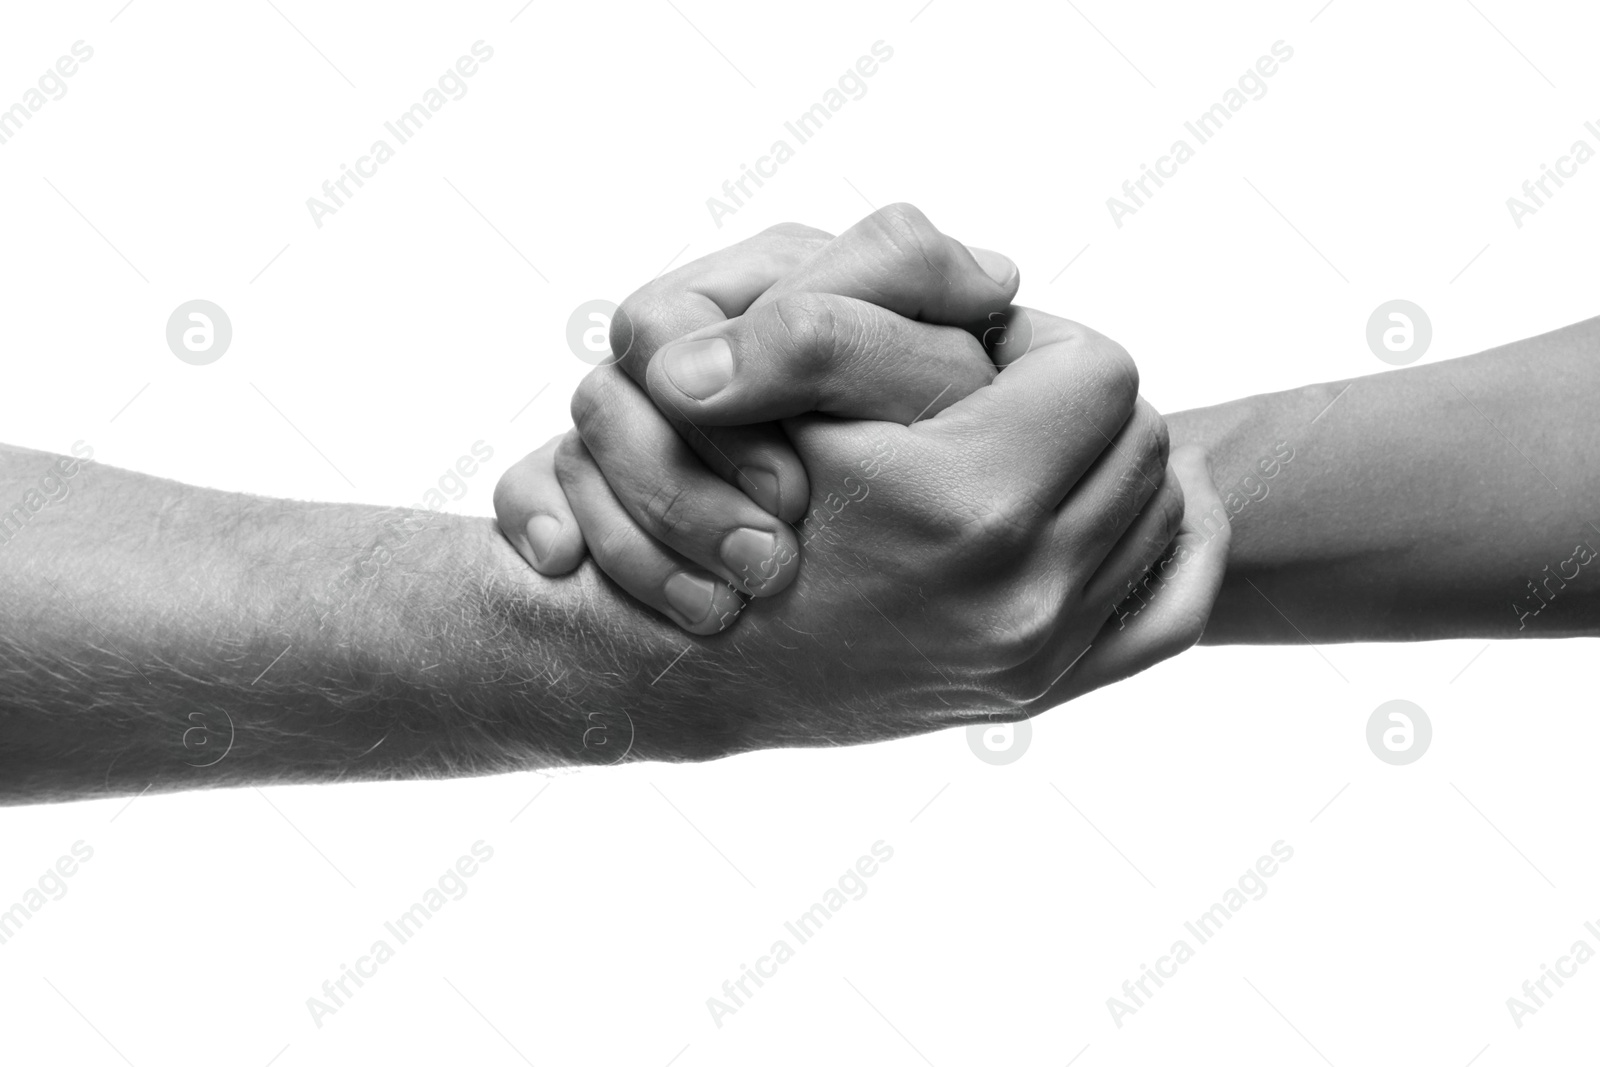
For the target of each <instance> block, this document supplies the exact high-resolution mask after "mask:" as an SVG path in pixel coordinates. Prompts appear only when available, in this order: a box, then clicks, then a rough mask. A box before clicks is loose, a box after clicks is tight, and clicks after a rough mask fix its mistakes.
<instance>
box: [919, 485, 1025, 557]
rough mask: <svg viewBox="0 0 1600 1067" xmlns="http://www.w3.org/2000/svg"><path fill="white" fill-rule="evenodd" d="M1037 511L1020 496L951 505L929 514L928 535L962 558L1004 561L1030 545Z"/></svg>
mask: <svg viewBox="0 0 1600 1067" xmlns="http://www.w3.org/2000/svg"><path fill="white" fill-rule="evenodd" d="M1040 511H1041V508H1040V506H1039V504H1038V503H1037V501H1035V500H1033V499H1032V498H1031V497H1027V496H1022V495H1017V496H1011V497H999V498H991V499H988V500H984V501H979V502H974V503H969V504H955V505H952V506H949V507H944V508H940V509H938V510H936V511H934V512H933V513H932V515H931V525H932V531H931V532H932V533H933V535H934V537H935V538H936V539H938V540H940V541H942V542H945V543H946V544H949V545H951V546H952V547H954V548H955V549H956V551H957V552H959V553H960V554H962V555H967V556H975V557H978V558H979V559H984V558H988V559H993V560H1004V559H1006V557H1007V556H1008V554H1009V553H1012V552H1016V551H1020V550H1021V549H1023V548H1025V547H1026V546H1027V545H1028V544H1029V543H1030V542H1031V541H1032V539H1033V533H1034V527H1035V525H1036V522H1037V520H1038V517H1039V514H1040Z"/></svg>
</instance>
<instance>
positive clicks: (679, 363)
mask: <svg viewBox="0 0 1600 1067" xmlns="http://www.w3.org/2000/svg"><path fill="white" fill-rule="evenodd" d="M661 358H662V359H663V360H665V361H666V362H665V366H666V370H667V377H668V378H670V379H671V380H672V384H673V385H676V386H677V387H678V388H679V389H681V390H683V391H684V392H685V393H688V394H689V395H690V396H692V397H694V398H695V399H696V400H705V399H706V398H707V397H710V396H712V395H714V394H715V393H717V392H718V391H720V390H721V389H722V388H723V387H724V386H726V385H727V384H728V383H729V382H731V381H733V349H731V348H729V347H728V342H726V341H724V340H723V339H722V338H720V337H707V338H706V339H705V340H703V341H684V342H681V343H679V344H675V345H668V346H667V348H666V350H665V351H664V352H662V353H661Z"/></svg>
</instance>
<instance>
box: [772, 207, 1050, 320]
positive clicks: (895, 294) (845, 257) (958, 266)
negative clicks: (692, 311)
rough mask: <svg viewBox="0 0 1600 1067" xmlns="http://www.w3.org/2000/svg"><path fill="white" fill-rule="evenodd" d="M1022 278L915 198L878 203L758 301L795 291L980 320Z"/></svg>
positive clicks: (901, 311)
mask: <svg viewBox="0 0 1600 1067" xmlns="http://www.w3.org/2000/svg"><path fill="white" fill-rule="evenodd" d="M1021 284H1022V276H1021V272H1020V271H1018V270H1017V265H1016V264H1015V263H1014V262H1012V261H1011V260H1010V259H1008V258H1007V257H1005V256H1003V255H1000V254H999V253H998V252H990V251H988V250H986V249H982V248H968V247H967V246H966V245H964V244H962V243H961V242H960V241H958V240H956V239H955V238H953V237H950V236H948V235H946V234H944V233H941V232H940V231H939V229H938V228H937V227H935V226H934V225H933V223H932V222H931V221H930V220H929V219H928V216H927V215H925V214H923V213H922V212H921V211H920V210H918V209H917V208H916V207H914V206H912V205H910V204H890V205H888V206H887V207H883V208H879V209H878V210H876V211H874V212H873V213H872V214H870V215H868V216H867V217H866V218H864V219H862V220H861V221H860V222H858V223H856V224H855V225H854V226H852V227H850V229H848V230H846V231H845V232H844V233H842V234H840V235H839V236H838V237H837V238H835V239H834V240H833V241H830V242H829V243H828V244H827V245H826V246H825V247H823V248H821V249H819V250H818V251H816V252H815V253H813V254H812V255H811V257H810V258H809V259H807V260H806V261H805V262H804V263H803V264H801V265H800V266H799V268H798V269H796V270H795V271H793V272H792V273H790V274H788V275H786V276H785V277H784V278H783V279H782V280H781V281H779V282H778V283H777V284H776V285H774V286H772V287H771V288H769V289H768V290H767V291H766V292H765V293H764V294H762V296H761V297H760V298H759V299H758V300H757V301H756V302H755V305H754V306H756V307H759V306H760V305H762V304H765V303H769V302H771V301H773V300H776V299H777V298H778V297H780V296H784V295H787V294H790V293H803V292H821V293H834V294H836V295H838V296H849V297H855V298H856V299H858V300H865V301H867V302H869V303H872V304H876V305H878V306H879V307H881V308H884V309H885V310H887V311H892V312H894V313H895V314H897V315H904V316H905V317H907V318H911V319H917V320H919V321H925V322H933V323H938V324H939V325H942V326H976V325H979V324H983V323H984V322H985V321H986V320H987V317H988V316H989V314H990V313H992V312H998V311H1002V310H1003V309H1004V308H1005V307H1006V306H1007V305H1009V304H1010V303H1011V301H1012V300H1013V299H1014V298H1015V297H1016V295H1017V289H1018V287H1019V286H1020V285H1021Z"/></svg>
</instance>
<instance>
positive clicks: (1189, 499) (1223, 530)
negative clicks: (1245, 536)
mask: <svg viewBox="0 0 1600 1067" xmlns="http://www.w3.org/2000/svg"><path fill="white" fill-rule="evenodd" d="M1172 467H1173V470H1174V471H1175V472H1176V473H1177V476H1178V479H1179V481H1180V482H1181V483H1182V486H1183V494H1184V498H1185V501H1186V505H1185V508H1184V518H1183V526H1182V529H1181V530H1180V532H1179V533H1178V536H1177V539H1176V540H1175V541H1174V542H1173V546H1172V550H1171V552H1169V553H1168V554H1167V555H1166V556H1165V557H1164V558H1163V559H1162V561H1161V563H1160V564H1158V565H1157V566H1156V568H1155V569H1154V571H1153V572H1152V575H1151V578H1150V580H1149V581H1148V582H1147V583H1144V584H1143V585H1141V593H1142V594H1143V595H1141V596H1140V599H1139V602H1138V605H1139V606H1138V607H1137V608H1135V609H1132V610H1119V612H1118V615H1117V617H1114V618H1112V619H1111V620H1110V621H1109V622H1107V623H1106V625H1105V627H1104V628H1103V629H1102V630H1101V631H1100V634H1099V636H1098V637H1096V639H1095V644H1094V646H1093V648H1091V649H1090V651H1089V653H1088V654H1087V655H1086V656H1084V657H1083V659H1082V661H1081V662H1080V663H1079V664H1078V665H1077V667H1076V668H1075V669H1074V670H1073V672H1072V673H1071V675H1069V677H1068V678H1067V680H1066V683H1065V685H1066V688H1065V690H1064V692H1063V695H1062V696H1061V697H1060V699H1068V698H1069V697H1070V696H1079V695H1081V694H1083V693H1087V692H1089V691H1090V690H1092V689H1098V688H1099V687H1100V686H1103V685H1109V684H1111V683H1112V682H1117V681H1121V680H1122V679H1124V678H1127V677H1129V676H1131V675H1134V674H1137V673H1139V672H1140V671H1142V670H1144V669H1145V668H1147V667H1151V666H1154V665H1155V664H1157V663H1159V662H1161V661H1162V660H1164V659H1168V658H1170V657H1172V656H1175V655H1177V654H1178V653H1179V652H1182V651H1184V650H1185V649H1187V648H1189V647H1190V646H1192V645H1193V644H1195V643H1196V642H1197V641H1199V640H1200V637H1201V635H1202V634H1203V633H1204V632H1205V625H1206V620H1207V619H1208V618H1210V615H1211V608H1212V606H1213V605H1214V604H1215V603H1216V601H1217V594H1218V593H1219V592H1220V590H1221V588H1222V579H1223V575H1224V573H1225V572H1226V570H1227V564H1228V544H1229V540H1230V538H1231V535H1232V530H1231V527H1230V526H1229V524H1228V513H1227V509H1226V508H1224V507H1223V506H1222V497H1221V495H1220V494H1219V493H1218V492H1217V490H1216V486H1215V485H1214V484H1213V483H1212V480H1211V473H1210V469H1209V465H1208V463H1207V461H1206V457H1205V453H1204V452H1203V451H1202V450H1201V449H1199V448H1197V447H1194V446H1188V447H1185V448H1180V449H1179V450H1178V451H1176V452H1175V453H1173V456H1172Z"/></svg>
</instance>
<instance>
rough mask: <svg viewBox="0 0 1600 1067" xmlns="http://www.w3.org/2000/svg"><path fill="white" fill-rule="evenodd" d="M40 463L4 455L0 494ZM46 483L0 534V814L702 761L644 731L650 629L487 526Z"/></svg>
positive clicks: (675, 719) (664, 635)
mask: <svg viewBox="0 0 1600 1067" xmlns="http://www.w3.org/2000/svg"><path fill="white" fill-rule="evenodd" d="M55 460H56V457H52V456H49V455H46V454H44V453H37V452H28V451H25V450H20V449H0V490H3V493H4V495H3V496H0V500H3V501H5V502H6V503H7V505H9V504H10V503H11V502H13V501H16V502H24V501H27V500H28V499H29V498H28V495H27V494H28V492H29V491H30V489H34V488H36V487H37V486H38V484H39V481H40V479H41V477H44V476H46V475H47V474H49V472H51V471H52V470H55V468H54V467H52V464H53V463H54V461H55ZM58 483H59V484H61V485H64V486H65V487H66V490H65V492H64V494H63V495H62V496H61V497H60V499H57V500H54V501H51V500H50V499H49V497H48V496H42V497H34V498H32V502H33V503H35V504H38V503H39V501H40V500H41V499H43V500H45V501H46V503H44V504H43V506H41V507H39V508H38V510H37V511H33V510H31V509H30V508H29V507H28V506H27V503H23V511H24V513H25V514H24V515H23V516H21V517H16V518H13V519H12V521H11V522H10V523H9V524H7V525H6V526H5V527H4V529H3V530H0V534H3V535H4V536H3V537H0V542H3V543H0V596H3V598H4V602H5V603H6V605H7V613H6V617H5V619H4V620H3V621H0V802H3V801H10V802H19V801H32V800H40V799H49V798H64V797H80V796H92V795H97V794H104V793H125V792H137V791H139V790H141V789H143V788H145V787H146V786H147V785H149V786H153V788H156V789H158V790H159V789H164V788H173V789H176V788H194V787H198V786H204V785H236V784H246V783H261V782H268V781H325V780H331V779H347V780H348V779H362V778H395V777H416V776H430V775H445V774H451V775H463V774H478V773H490V772H493V771H499V770H508V769H517V768H525V767H530V766H540V765H549V764H554V763H563V762H578V761H584V760H589V761H595V760H598V761H603V762H610V761H611V760H612V759H614V758H619V757H620V755H621V753H622V751H624V750H625V749H627V748H628V747H629V745H630V743H631V745H632V754H633V755H634V756H635V757H637V756H641V755H648V756H654V757H658V758H676V757H681V756H684V755H692V754H697V753H698V750H699V749H701V748H703V747H704V743H703V742H702V741H700V740H698V739H696V738H695V737H694V735H693V730H692V723H691V724H685V723H684V722H683V721H682V716H674V715H672V714H670V708H669V704H670V702H671V700H673V699H674V696H675V693H674V691H673V689H672V687H670V686H664V687H662V688H661V689H659V690H654V691H650V692H649V693H648V695H649V697H650V698H652V699H653V700H654V701H656V708H655V712H656V713H655V714H644V715H641V714H640V708H641V700H642V698H643V697H644V696H645V695H646V690H647V686H646V685H645V683H646V682H648V668H649V666H650V665H651V664H652V663H654V662H655V661H656V660H658V659H662V657H661V655H660V654H659V653H661V652H665V653H666V655H667V656H668V657H670V655H672V654H673V653H675V652H676V651H677V649H678V648H679V647H681V644H678V643H675V642H674V641H673V640H672V638H671V636H670V634H669V633H668V631H667V630H666V628H665V627H664V626H662V625H661V624H659V623H656V622H654V621H653V620H651V619H650V618H649V617H648V616H647V615H646V614H645V613H644V612H643V611H641V610H639V609H635V608H633V607H631V606H630V605H628V604H627V603H626V602H625V601H624V600H623V598H621V597H619V596H617V595H616V594H615V593H614V592H611V591H609V590H607V589H606V588H604V586H603V582H602V580H601V579H600V578H599V577H598V576H597V575H596V574H594V573H593V571H592V569H588V568H586V569H585V570H584V571H583V572H580V573H579V574H577V575H574V576H572V577H570V578H567V579H563V580H560V581H551V580H547V579H543V578H541V577H539V576H538V575H536V574H534V573H532V572H531V571H529V570H528V568H527V567H526V566H525V565H524V564H523V563H522V561H521V560H520V559H519V558H518V557H517V555H516V554H515V552H514V551H512V549H511V548H510V546H509V545H507V544H506V543H505V542H504V540H503V539H502V538H501V537H500V535H499V533H498V532H497V531H496V530H495V529H494V527H493V526H492V524H491V523H490V522H488V521H487V520H477V519H464V518H459V517H454V516H446V515H435V514H431V513H427V512H417V511H411V510H408V509H383V508H372V507H363V506H357V505H328V504H307V503H299V502H292V501H283V500H269V499H263V498H259V497H252V496H246V495H241V494H234V493H222V492H217V491H213V490H206V489H197V488H194V487H191V486H185V485H180V484H178V483H175V482H170V481H166V480H163V479H157V478H150V477H147V476H144V475H140V474H134V473H130V472H126V471H119V470H115V469H111V468H106V467H103V466H100V465H97V464H90V465H87V466H85V467H83V468H82V469H80V470H79V471H77V472H76V473H75V475H73V476H72V477H70V478H61V477H60V475H59V472H57V482H52V483H51V484H52V485H55V484H58ZM669 649H670V650H671V651H667V650H669ZM663 662H664V660H663ZM630 710H631V711H632V712H633V714H632V715H629V714H628V713H627V712H628V711H630ZM639 719H643V720H644V721H645V722H646V723H647V724H662V723H671V724H672V725H671V726H670V727H668V726H665V725H658V727H657V728H656V729H655V730H654V731H651V730H648V729H640V730H638V731H635V730H634V729H633V727H632V725H631V724H632V722H633V721H634V720H639ZM636 734H637V736H636Z"/></svg>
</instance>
